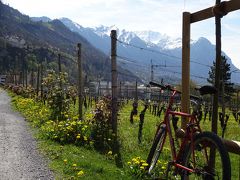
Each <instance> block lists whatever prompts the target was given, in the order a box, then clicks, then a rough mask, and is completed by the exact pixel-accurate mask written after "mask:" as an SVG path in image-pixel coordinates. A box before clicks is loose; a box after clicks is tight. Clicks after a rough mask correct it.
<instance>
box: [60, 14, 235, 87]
mask: <svg viewBox="0 0 240 180" xmlns="http://www.w3.org/2000/svg"><path fill="white" fill-rule="evenodd" d="M60 21H62V22H63V23H64V24H65V25H66V26H67V27H68V28H69V29H70V30H72V31H74V32H77V33H79V34H80V35H82V36H83V37H85V38H86V39H87V40H88V41H89V42H90V43H91V44H92V45H93V46H95V47H96V48H98V49H100V50H101V51H103V52H104V53H105V54H107V55H110V50H111V39H110V33H111V30H112V29H115V30H117V37H118V40H119V41H118V43H117V54H118V63H119V65H121V66H122V67H123V68H126V69H128V70H130V71H132V72H133V73H135V74H136V75H138V76H139V77H141V78H142V79H145V80H146V81H147V80H149V78H150V66H151V62H152V65H157V66H154V77H155V78H156V80H159V79H160V78H164V77H168V79H170V78H169V77H173V81H175V82H176V81H179V80H180V79H181V76H180V73H181V56H182V50H181V47H182V39H181V38H172V37H169V36H167V35H166V34H161V33H159V32H154V31H135V32H131V31H127V30H124V29H119V28H117V27H116V26H110V27H106V26H99V27H94V28H89V27H86V28H85V27H83V26H81V25H79V24H77V23H75V22H72V21H71V20H70V19H67V18H62V19H60ZM132 45H133V46H132ZM140 47H141V48H140ZM227 58H228V57H227ZM214 60H215V45H213V44H211V42H210V41H209V40H208V39H206V38H203V37H202V38H199V39H198V40H191V74H192V75H193V76H192V77H191V78H192V79H193V80H196V81H198V82H202V83H204V82H206V78H207V77H208V72H209V70H210V66H212V64H213V61H214ZM228 60H229V61H228V63H229V64H230V65H231V67H232V68H231V69H232V70H234V69H237V68H236V67H235V66H234V65H233V64H232V62H231V59H230V58H228ZM232 79H233V81H236V80H237V81H238V78H237V77H234V74H233V75H232Z"/></svg>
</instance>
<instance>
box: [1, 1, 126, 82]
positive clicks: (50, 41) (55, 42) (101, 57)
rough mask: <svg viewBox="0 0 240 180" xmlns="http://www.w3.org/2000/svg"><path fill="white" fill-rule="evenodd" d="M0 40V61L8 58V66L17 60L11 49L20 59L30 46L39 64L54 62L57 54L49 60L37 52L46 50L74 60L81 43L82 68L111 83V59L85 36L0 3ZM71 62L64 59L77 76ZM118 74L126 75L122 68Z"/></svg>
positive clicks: (58, 22)
mask: <svg viewBox="0 0 240 180" xmlns="http://www.w3.org/2000/svg"><path fill="white" fill-rule="evenodd" d="M0 39H1V42H4V43H3V44H7V46H6V47H5V49H4V46H2V48H1V49H0V58H2V59H0V61H1V62H3V61H6V55H7V56H8V59H9V61H8V62H9V63H10V61H14V59H15V57H16V53H13V52H12V50H11V49H12V48H17V49H19V50H18V51H19V52H20V55H19V58H23V57H24V53H25V51H26V47H27V46H29V47H31V48H32V49H34V52H36V53H37V54H38V55H37V59H38V61H42V60H43V59H45V58H47V59H48V61H49V62H52V61H56V53H54V54H55V55H54V56H52V57H51V58H53V59H49V58H50V56H45V57H44V55H46V53H45V54H42V53H41V52H40V49H42V48H45V49H47V50H46V51H48V53H47V54H51V53H53V52H57V51H60V52H61V53H63V54H67V55H68V56H72V57H76V45H77V43H81V44H82V61H83V68H84V71H85V73H86V74H87V75H88V77H90V78H91V79H96V77H97V76H99V75H100V76H101V77H102V78H103V79H106V80H110V76H109V73H110V59H109V58H108V56H106V55H105V54H104V53H102V52H101V51H99V50H98V49H96V48H95V47H93V46H92V45H91V44H90V43H89V42H88V41H87V40H86V39H85V38H84V37H82V36H81V35H79V34H77V33H75V32H72V31H71V30H69V28H67V27H66V26H65V25H64V24H63V23H62V22H61V21H59V20H53V21H49V22H46V21H38V22H34V21H32V20H31V18H29V16H26V15H23V14H21V13H20V12H19V11H18V10H16V9H13V8H11V7H9V6H7V5H4V4H2V3H0ZM24 48H25V49H24ZM72 61H73V60H70V59H68V58H63V64H65V65H66V69H68V70H69V71H70V70H71V76H73V77H76V65H75V64H74V63H72ZM10 64H11V63H10ZM10 66H13V64H12V65H10ZM8 70H9V69H8ZM119 71H121V72H125V73H127V74H129V73H128V72H126V71H124V70H123V69H121V68H119ZM130 75H131V73H130ZM75 79H76V78H75ZM126 79H127V78H126Z"/></svg>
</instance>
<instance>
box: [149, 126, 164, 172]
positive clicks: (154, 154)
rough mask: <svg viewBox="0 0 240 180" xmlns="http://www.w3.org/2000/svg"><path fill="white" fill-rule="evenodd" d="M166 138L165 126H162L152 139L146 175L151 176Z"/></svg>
mask: <svg viewBox="0 0 240 180" xmlns="http://www.w3.org/2000/svg"><path fill="white" fill-rule="evenodd" d="M165 138H166V125H165V124H162V125H161V126H160V128H159V130H158V132H157V134H156V136H155V138H154V141H153V144H152V147H151V150H150V152H149V154H148V158H147V163H148V167H147V168H148V169H147V170H148V173H149V174H152V172H153V170H154V168H155V166H156V163H157V161H158V158H159V156H160V154H161V152H162V149H163V145H164V142H165Z"/></svg>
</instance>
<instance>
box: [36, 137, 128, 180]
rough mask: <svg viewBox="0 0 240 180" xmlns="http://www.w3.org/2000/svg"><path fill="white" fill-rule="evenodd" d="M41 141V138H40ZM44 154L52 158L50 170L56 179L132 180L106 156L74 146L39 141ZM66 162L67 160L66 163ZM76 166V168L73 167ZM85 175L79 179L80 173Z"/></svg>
mask: <svg viewBox="0 0 240 180" xmlns="http://www.w3.org/2000/svg"><path fill="white" fill-rule="evenodd" d="M38 139H39V138H38ZM39 140H40V141H39V147H40V149H41V151H42V152H43V154H44V155H45V156H47V157H49V158H50V160H51V161H50V168H51V169H52V170H54V172H55V178H56V179H78V178H79V179H94V178H96V179H104V180H105V179H109V177H111V179H130V178H129V176H128V175H127V174H126V173H125V172H124V170H123V169H119V168H117V167H116V166H115V164H114V162H113V161H112V160H109V159H107V157H106V156H105V155H101V154H99V153H98V152H96V151H94V150H91V149H87V148H85V147H77V146H74V145H64V146H61V145H60V144H58V143H55V142H53V141H49V140H44V139H42V138H40V139H39ZM64 160H67V161H66V162H64ZM73 164H76V165H77V166H76V167H73ZM79 171H83V172H84V174H83V175H82V176H80V177H78V175H77V174H78V172H79Z"/></svg>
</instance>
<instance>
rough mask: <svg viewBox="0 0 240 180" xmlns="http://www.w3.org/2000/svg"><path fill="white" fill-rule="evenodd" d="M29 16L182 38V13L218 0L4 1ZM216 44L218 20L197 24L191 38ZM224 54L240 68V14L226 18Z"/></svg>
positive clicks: (192, 30) (236, 12)
mask: <svg viewBox="0 0 240 180" xmlns="http://www.w3.org/2000/svg"><path fill="white" fill-rule="evenodd" d="M2 1H3V2H4V3H7V4H9V5H10V6H12V7H14V8H16V9H18V10H19V11H20V12H22V13H24V14H26V15H29V16H48V17H50V18H52V19H54V18H60V17H67V18H70V19H72V20H73V21H75V22H77V23H79V24H80V25H82V26H84V27H89V26H97V25H100V24H102V25H106V26H111V25H116V26H117V27H119V28H121V29H123V28H124V29H126V30H129V31H132V30H152V31H158V32H160V33H163V34H167V35H169V36H172V37H181V35H182V12H184V11H188V12H190V13H193V12H196V11H199V10H202V9H205V8H207V7H210V6H213V5H214V3H215V0H37V1H36V0H35V1H34V0H2ZM199 37H206V38H208V39H209V40H210V41H211V42H212V43H213V44H215V23H214V19H213V18H212V19H209V20H205V21H202V22H198V23H194V24H193V25H192V26H191V38H192V39H194V40H196V39H198V38H199ZM222 50H223V51H224V52H226V53H227V55H228V56H229V57H230V58H231V59H232V61H233V63H234V65H235V66H237V67H238V68H240V10H239V11H235V12H231V13H229V14H228V15H227V16H225V17H223V18H222Z"/></svg>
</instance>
